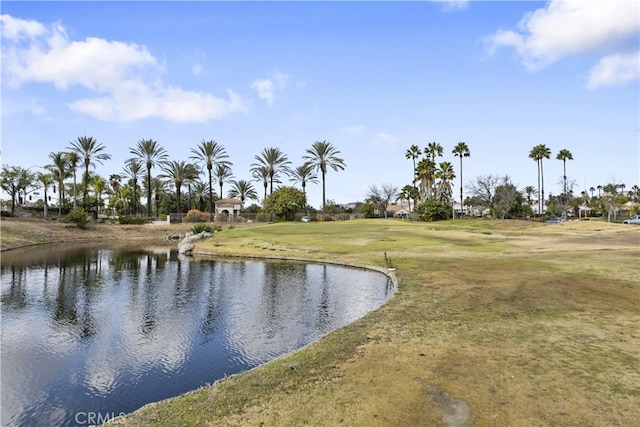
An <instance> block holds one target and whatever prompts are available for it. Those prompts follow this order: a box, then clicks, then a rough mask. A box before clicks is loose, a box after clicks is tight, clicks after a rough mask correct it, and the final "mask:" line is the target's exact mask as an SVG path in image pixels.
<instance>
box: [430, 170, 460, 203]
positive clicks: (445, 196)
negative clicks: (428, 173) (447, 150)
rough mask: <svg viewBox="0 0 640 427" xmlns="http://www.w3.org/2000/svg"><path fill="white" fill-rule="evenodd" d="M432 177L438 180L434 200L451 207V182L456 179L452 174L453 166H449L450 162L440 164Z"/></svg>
mask: <svg viewBox="0 0 640 427" xmlns="http://www.w3.org/2000/svg"><path fill="white" fill-rule="evenodd" d="M434 177H435V178H437V179H439V180H440V182H438V187H437V189H436V190H437V191H436V200H438V201H439V202H440V203H443V204H445V205H447V206H451V199H452V197H453V190H452V189H451V181H452V180H453V179H455V177H456V174H455V173H454V172H453V165H451V163H450V162H440V164H439V165H438V168H437V169H436V172H435V174H434Z"/></svg>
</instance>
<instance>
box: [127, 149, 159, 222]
mask: <svg viewBox="0 0 640 427" xmlns="http://www.w3.org/2000/svg"><path fill="white" fill-rule="evenodd" d="M129 153H131V154H133V155H134V156H136V157H135V159H137V160H139V161H140V162H142V163H144V164H145V166H146V167H147V182H148V183H149V182H151V169H152V168H153V167H154V166H156V164H158V165H159V164H161V163H162V162H164V161H165V160H166V159H167V151H166V150H165V149H164V148H163V147H162V146H161V145H159V144H158V142H157V141H154V140H153V139H141V140H140V141H138V144H137V145H136V146H135V147H134V148H130V149H129ZM147 217H149V218H150V217H151V186H150V185H148V186H147Z"/></svg>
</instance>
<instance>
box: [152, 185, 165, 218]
mask: <svg viewBox="0 0 640 427" xmlns="http://www.w3.org/2000/svg"><path fill="white" fill-rule="evenodd" d="M150 187H151V190H152V191H153V198H154V199H155V202H156V218H158V217H159V216H160V196H162V195H163V194H165V193H166V191H167V183H166V182H165V181H164V180H162V179H160V178H152V179H151V185H150Z"/></svg>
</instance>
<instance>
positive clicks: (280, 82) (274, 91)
mask: <svg viewBox="0 0 640 427" xmlns="http://www.w3.org/2000/svg"><path fill="white" fill-rule="evenodd" d="M290 80H291V76H290V75H288V74H285V73H281V72H280V71H276V72H275V73H273V75H272V76H271V77H269V78H266V79H259V80H254V82H253V83H252V84H251V89H255V90H256V91H257V92H258V97H259V98H260V99H263V100H265V101H266V103H267V104H268V105H269V106H272V105H273V103H274V102H275V100H276V95H281V94H282V93H283V92H284V90H285V89H286V88H287V87H288V85H289V81H290ZM302 87H304V84H303V85H302V86H300V85H298V88H299V89H300V88H302Z"/></svg>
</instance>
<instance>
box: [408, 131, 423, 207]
mask: <svg viewBox="0 0 640 427" xmlns="http://www.w3.org/2000/svg"><path fill="white" fill-rule="evenodd" d="M421 154H422V150H420V147H418V146H417V145H415V144H414V145H412V146H411V147H409V149H408V150H407V151H406V153H404V156H405V158H407V159H411V160H412V161H413V176H412V177H411V185H412V186H413V188H414V189H415V190H416V191H415V192H414V193H413V194H417V193H418V189H417V188H416V159H417V158H418V157H420V155H421ZM416 197H417V196H416ZM415 204H416V199H413V205H414V206H415Z"/></svg>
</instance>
